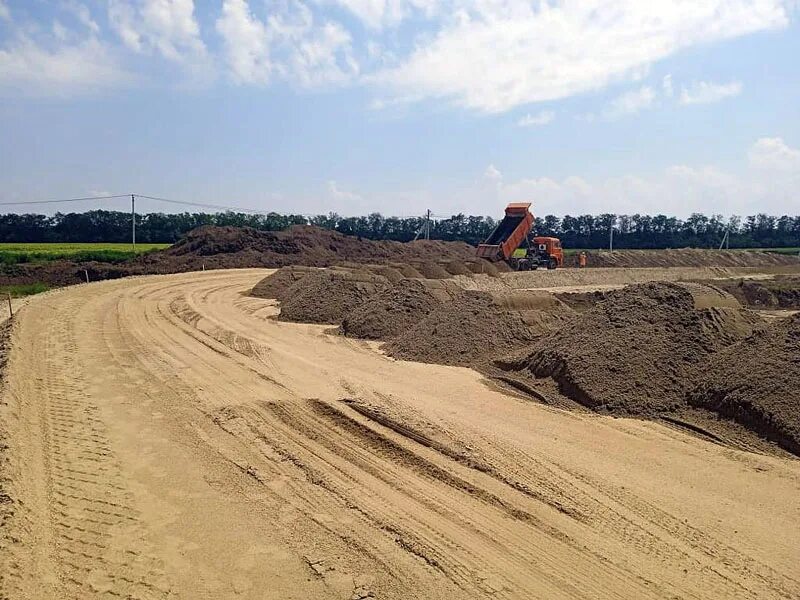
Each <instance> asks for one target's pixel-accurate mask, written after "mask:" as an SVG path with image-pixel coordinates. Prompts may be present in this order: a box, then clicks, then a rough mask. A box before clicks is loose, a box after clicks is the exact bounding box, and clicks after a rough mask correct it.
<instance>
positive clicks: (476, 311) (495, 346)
mask: <svg viewBox="0 0 800 600" xmlns="http://www.w3.org/2000/svg"><path fill="white" fill-rule="evenodd" d="M537 337H538V336H537V335H536V334H535V333H534V332H533V331H532V329H531V328H530V327H529V326H528V325H527V324H526V323H525V321H524V320H523V317H522V313H521V312H520V311H516V310H509V309H506V308H503V307H501V306H499V305H498V304H497V302H496V301H495V298H494V297H493V296H492V295H491V294H488V293H486V292H473V291H468V292H464V293H463V294H461V295H460V296H458V297H457V298H456V299H454V300H453V301H451V302H448V303H445V304H442V305H441V306H439V307H438V308H436V309H435V310H433V311H432V312H431V313H430V314H429V315H428V316H427V317H426V318H424V319H422V320H421V321H419V322H418V323H417V324H416V325H415V326H413V327H411V328H409V329H407V330H406V331H405V332H404V333H402V334H401V335H399V336H398V337H396V338H395V339H393V340H391V341H389V342H388V343H387V344H386V345H385V350H386V351H387V352H388V353H389V354H390V355H391V356H394V357H396V358H402V359H406V360H415V361H419V362H429V363H439V364H447V365H464V366H466V365H477V364H480V363H482V362H484V361H487V360H490V359H491V358H493V357H495V356H497V355H501V354H505V353H507V352H510V351H511V350H513V349H514V348H516V347H519V346H520V345H529V344H531V343H532V342H533V341H535V340H536V339H537Z"/></svg>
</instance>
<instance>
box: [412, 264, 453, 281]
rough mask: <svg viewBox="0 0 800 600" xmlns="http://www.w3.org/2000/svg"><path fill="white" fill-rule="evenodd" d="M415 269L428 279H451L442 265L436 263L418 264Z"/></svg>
mask: <svg viewBox="0 0 800 600" xmlns="http://www.w3.org/2000/svg"><path fill="white" fill-rule="evenodd" d="M414 267H415V268H416V269H417V270H418V271H419V272H420V273H422V276H423V277H425V278H426V279H447V278H449V277H451V274H450V273H448V272H447V271H446V270H445V268H444V267H442V265H439V264H436V263H435V262H424V263H416V264H415V265H414Z"/></svg>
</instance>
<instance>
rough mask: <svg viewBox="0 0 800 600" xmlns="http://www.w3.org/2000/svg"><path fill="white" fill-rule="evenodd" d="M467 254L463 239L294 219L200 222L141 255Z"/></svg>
mask: <svg viewBox="0 0 800 600" xmlns="http://www.w3.org/2000/svg"><path fill="white" fill-rule="evenodd" d="M442 258H447V259H450V260H456V259H458V260H467V259H473V258H474V249H473V248H472V247H471V246H469V245H468V244H465V243H462V242H442V241H431V240H417V241H414V242H408V243H401V242H391V241H372V240H367V239H363V238H358V237H355V236H346V235H342V234H341V233H338V232H335V231H329V230H325V229H320V228H318V227H313V226H307V225H297V226H294V227H292V228H290V229H287V230H286V231H275V232H269V231H259V230H256V229H252V228H250V227H212V226H205V227H199V228H197V229H195V230H193V231H190V232H189V233H187V234H186V236H184V237H183V238H182V239H181V240H180V241H178V242H177V243H176V244H175V245H173V246H172V247H170V248H167V249H166V250H163V251H160V252H154V253H152V254H148V255H147V256H145V257H142V258H141V259H140V260H141V261H142V262H144V263H146V264H151V265H156V264H161V263H163V264H165V265H170V264H173V265H176V266H177V265H180V264H184V263H186V262H189V263H194V262H197V261H198V259H199V260H202V261H204V262H205V264H206V267H248V266H253V267H282V266H286V265H296V264H301V265H307V266H317V267H323V266H330V265H334V264H340V263H343V262H348V261H349V262H355V263H360V264H365V263H372V264H387V263H389V262H412V261H435V260H440V259H442Z"/></svg>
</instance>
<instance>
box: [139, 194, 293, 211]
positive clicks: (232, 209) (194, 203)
mask: <svg viewBox="0 0 800 600" xmlns="http://www.w3.org/2000/svg"><path fill="white" fill-rule="evenodd" d="M134 195H135V196H136V197H137V198H145V199H147V200H155V201H157V202H167V203H169V204H181V205H183V206H199V207H201V208H215V209H217V210H230V211H238V212H246V213H253V214H257V215H267V214H269V213H270V211H264V210H257V209H255V208H240V207H237V206H225V205H222V204H204V203H202V202H188V201H186V200H171V199H169V198H157V197H156V196H145V195H143V194H134ZM301 216H307V215H301Z"/></svg>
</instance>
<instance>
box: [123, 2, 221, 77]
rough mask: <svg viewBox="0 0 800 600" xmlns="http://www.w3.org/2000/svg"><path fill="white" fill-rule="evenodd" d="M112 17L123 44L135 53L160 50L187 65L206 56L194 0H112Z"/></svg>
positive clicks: (159, 51) (160, 52)
mask: <svg viewBox="0 0 800 600" xmlns="http://www.w3.org/2000/svg"><path fill="white" fill-rule="evenodd" d="M108 18H109V22H110V23H111V26H112V27H113V28H114V30H115V31H116V32H117V34H118V35H119V36H120V38H121V39H122V41H123V43H125V45H126V46H128V47H129V48H130V49H131V50H134V51H135V52H153V51H156V52H158V53H159V54H161V55H162V56H163V57H164V58H167V59H168V60H172V61H175V62H179V63H185V64H190V63H197V62H198V61H202V60H204V58H205V55H206V46H205V44H204V42H203V40H202V38H201V37H200V27H199V25H198V24H197V20H196V19H195V16H194V2H193V0H109V3H108Z"/></svg>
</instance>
